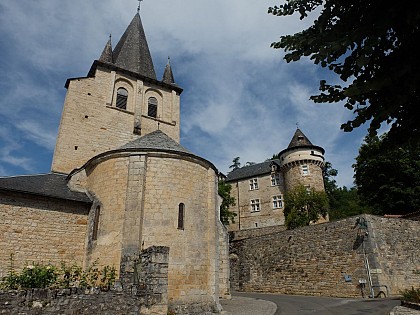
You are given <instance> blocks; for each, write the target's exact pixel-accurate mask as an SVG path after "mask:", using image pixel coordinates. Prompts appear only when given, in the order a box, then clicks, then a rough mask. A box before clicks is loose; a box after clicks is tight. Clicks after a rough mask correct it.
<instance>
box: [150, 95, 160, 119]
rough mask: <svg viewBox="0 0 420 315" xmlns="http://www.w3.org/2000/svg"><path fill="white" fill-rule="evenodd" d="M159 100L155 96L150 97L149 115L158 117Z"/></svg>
mask: <svg viewBox="0 0 420 315" xmlns="http://www.w3.org/2000/svg"><path fill="white" fill-rule="evenodd" d="M157 107H158V101H157V99H156V98H155V97H150V98H149V101H148V106H147V116H149V117H153V118H156V117H157Z"/></svg>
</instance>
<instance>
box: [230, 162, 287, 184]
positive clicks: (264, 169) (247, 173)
mask: <svg viewBox="0 0 420 315" xmlns="http://www.w3.org/2000/svg"><path fill="white" fill-rule="evenodd" d="M271 163H276V164H278V165H280V160H278V159H276V160H269V161H265V162H262V163H258V164H254V165H249V166H244V167H241V168H238V169H236V170H233V171H232V172H230V173H229V174H228V175H227V177H226V182H231V181H236V180H238V179H244V178H251V177H255V176H260V175H264V174H268V173H271Z"/></svg>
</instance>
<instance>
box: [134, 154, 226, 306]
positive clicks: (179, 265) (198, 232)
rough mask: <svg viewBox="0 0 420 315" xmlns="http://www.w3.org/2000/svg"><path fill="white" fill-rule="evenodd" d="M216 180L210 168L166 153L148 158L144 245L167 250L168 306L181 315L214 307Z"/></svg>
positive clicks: (195, 161)
mask: <svg viewBox="0 0 420 315" xmlns="http://www.w3.org/2000/svg"><path fill="white" fill-rule="evenodd" d="M185 174H188V176H185ZM216 181H217V177H216V174H215V172H214V170H213V169H212V168H209V167H208V165H206V164H202V163H199V161H197V160H193V159H189V158H182V157H180V156H173V155H171V154H164V153H162V154H159V155H157V156H154V155H152V154H150V155H149V156H148V158H147V177H146V181H145V187H146V188H145V190H144V191H145V192H144V205H143V209H144V220H143V230H142V244H144V246H146V247H147V246H150V245H153V244H155V245H161V246H168V247H170V249H171V253H170V257H169V276H168V277H169V284H168V288H169V306H170V307H172V308H173V309H174V310H177V312H178V313H179V314H187V313H188V312H190V313H200V311H201V312H202V314H203V313H205V312H206V311H210V310H212V309H213V308H214V307H215V305H216V304H217V299H218V292H217V288H216V287H217V284H218V281H219V279H218V278H217V277H218V274H217V272H218V266H217V253H218V252H217V247H218V244H217V242H218V234H217V233H218V231H217V221H216V220H217V213H218V212H217V208H216V201H217V189H216V187H217V186H216V185H217V182H216ZM181 203H183V204H184V206H185V207H184V210H185V211H184V224H183V227H181V228H179V227H178V219H179V216H178V214H179V205H180V204H181ZM178 313H177V314H178Z"/></svg>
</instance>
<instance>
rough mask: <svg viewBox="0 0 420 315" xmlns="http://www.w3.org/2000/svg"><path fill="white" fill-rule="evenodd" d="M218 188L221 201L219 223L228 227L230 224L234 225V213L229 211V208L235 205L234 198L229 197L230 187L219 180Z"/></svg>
mask: <svg viewBox="0 0 420 315" xmlns="http://www.w3.org/2000/svg"><path fill="white" fill-rule="evenodd" d="M218 188H219V195H220V197H222V199H223V200H222V204H221V206H220V221H222V223H223V224H225V225H228V224H229V223H230V222H232V223H235V216H236V213H234V212H232V211H230V210H229V208H230V207H231V206H234V205H235V198H234V197H232V196H231V195H230V192H231V190H232V186H231V185H230V184H227V183H226V182H225V181H222V180H220V181H219V184H218Z"/></svg>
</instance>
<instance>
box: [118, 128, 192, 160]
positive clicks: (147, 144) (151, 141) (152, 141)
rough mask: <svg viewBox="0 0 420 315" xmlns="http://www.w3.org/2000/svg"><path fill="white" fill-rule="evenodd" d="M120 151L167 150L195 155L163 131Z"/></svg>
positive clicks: (129, 144) (141, 138)
mask: <svg viewBox="0 0 420 315" xmlns="http://www.w3.org/2000/svg"><path fill="white" fill-rule="evenodd" d="M120 149H142V150H145V149H147V150H165V151H168V150H169V151H175V152H183V153H187V154H193V153H191V152H190V151H189V150H187V149H185V148H184V147H183V146H182V145H180V144H179V143H178V142H176V141H175V140H173V139H172V138H171V137H169V136H168V135H167V134H165V133H164V132H162V131H161V130H156V131H153V132H151V133H148V134H146V135H144V136H142V137H140V138H138V139H136V140H133V141H131V142H129V143H127V144H125V145H123V146H122V147H120Z"/></svg>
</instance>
